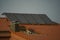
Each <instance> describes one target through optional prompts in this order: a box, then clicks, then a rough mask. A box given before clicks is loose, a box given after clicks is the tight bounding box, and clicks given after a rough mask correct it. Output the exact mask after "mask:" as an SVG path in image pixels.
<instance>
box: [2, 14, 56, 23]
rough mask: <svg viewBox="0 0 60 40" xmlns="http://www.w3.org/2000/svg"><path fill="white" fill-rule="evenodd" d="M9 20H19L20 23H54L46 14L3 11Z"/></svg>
mask: <svg viewBox="0 0 60 40" xmlns="http://www.w3.org/2000/svg"><path fill="white" fill-rule="evenodd" d="M3 15H6V16H7V17H8V19H9V20H11V21H19V22H20V24H56V23H55V22H53V21H51V20H50V19H49V18H48V16H47V15H46V14H27V13H3Z"/></svg>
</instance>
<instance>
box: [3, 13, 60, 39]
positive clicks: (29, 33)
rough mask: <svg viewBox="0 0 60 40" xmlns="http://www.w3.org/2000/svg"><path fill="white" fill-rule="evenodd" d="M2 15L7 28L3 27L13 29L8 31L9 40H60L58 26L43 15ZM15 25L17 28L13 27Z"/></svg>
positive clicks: (59, 28)
mask: <svg viewBox="0 0 60 40" xmlns="http://www.w3.org/2000/svg"><path fill="white" fill-rule="evenodd" d="M3 14H4V15H6V16H7V18H6V19H7V20H6V21H5V22H7V24H8V26H7V24H5V25H6V26H7V27H9V28H11V27H12V28H11V29H13V28H14V29H13V30H11V29H9V31H10V32H11V39H10V40H17V39H18V40H60V31H59V30H60V24H58V23H56V22H53V21H51V20H50V19H49V18H48V17H47V16H46V15H45V14H43V15H42V16H41V15H40V14H38V15H37V14H17V13H3ZM16 21H18V22H19V23H18V22H17V23H16ZM11 24H13V25H14V26H12V25H11ZM16 24H17V25H19V26H17V27H15V25H16ZM6 26H4V27H6ZM18 28H19V30H18ZM16 30H17V31H16Z"/></svg>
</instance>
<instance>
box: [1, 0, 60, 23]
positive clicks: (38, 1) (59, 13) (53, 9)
mask: <svg viewBox="0 0 60 40" xmlns="http://www.w3.org/2000/svg"><path fill="white" fill-rule="evenodd" d="M3 12H11V13H35V14H47V15H48V17H49V18H50V19H51V20H53V21H55V22H57V23H60V0H0V17H1V16H2V15H1V14H2V13H3ZM2 17H3V16H2Z"/></svg>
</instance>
